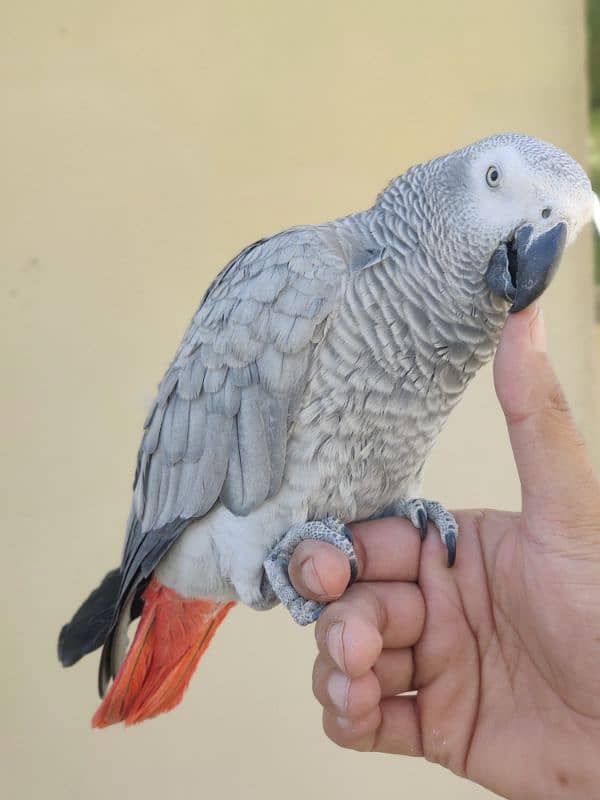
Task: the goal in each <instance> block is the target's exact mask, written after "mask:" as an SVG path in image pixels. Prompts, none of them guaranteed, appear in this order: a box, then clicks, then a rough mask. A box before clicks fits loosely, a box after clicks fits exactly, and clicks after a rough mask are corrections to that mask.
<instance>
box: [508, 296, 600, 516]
mask: <svg viewBox="0 0 600 800" xmlns="http://www.w3.org/2000/svg"><path fill="white" fill-rule="evenodd" d="M494 382H495V386H496V394H497V395H498V399H499V401H500V405H501V406H502V409H503V411H504V415H505V417H506V423H507V426H508V432H509V436H510V442H511V445H512V449H513V454H514V457H515V462H516V465H517V470H518V472H519V478H520V480H521V491H522V498H523V511H524V512H525V514H526V515H527V516H529V515H530V514H531V515H534V518H537V519H540V518H542V519H546V520H553V521H564V522H567V521H568V522H569V523H570V524H571V525H573V523H574V522H575V519H576V518H581V516H582V514H583V515H585V516H587V515H588V513H589V510H590V504H591V507H592V508H594V509H598V506H599V505H600V501H599V500H598V492H599V485H598V481H597V479H596V477H595V475H594V470H593V467H592V464H591V462H590V459H589V457H588V454H587V452H586V449H585V445H584V442H583V439H582V438H581V434H580V433H579V431H578V430H577V427H576V425H575V422H574V420H573V417H572V415H571V412H570V410H569V406H568V403H567V401H566V399H565V396H564V393H563V390H562V387H561V386H560V384H559V382H558V379H557V377H556V375H555V373H554V370H553V369H552V365H551V364H550V360H549V358H548V355H547V352H546V338H545V330H544V319H543V315H542V311H541V309H540V308H539V307H538V306H534V307H532V308H529V309H527V310H525V311H523V312H522V313H520V314H514V315H511V316H509V318H508V320H507V322H506V325H505V327H504V331H503V333H502V338H501V341H500V345H499V346H498V351H497V353H496V359H495V362H494Z"/></svg>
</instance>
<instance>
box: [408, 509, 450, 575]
mask: <svg viewBox="0 0 600 800" xmlns="http://www.w3.org/2000/svg"><path fill="white" fill-rule="evenodd" d="M395 511H396V513H397V514H398V515H399V516H402V517H406V519H409V520H410V521H411V522H412V524H413V525H414V526H415V528H416V529H417V530H418V531H419V535H420V537H421V541H422V540H423V539H425V536H426V535H427V522H428V520H430V521H431V522H433V524H434V525H435V526H436V528H437V529H438V531H439V534H440V537H441V539H442V542H443V543H444V546H445V547H446V550H447V551H448V566H449V567H452V566H453V565H454V562H455V561H456V538H457V536H458V525H457V523H456V520H455V519H454V516H453V515H452V514H451V513H450V512H449V511H446V509H445V508H444V506H443V505H442V504H441V503H438V502H436V501H435V500H424V499H422V498H414V499H413V500H406V501H404V502H402V503H398V504H397V506H396V508H395Z"/></svg>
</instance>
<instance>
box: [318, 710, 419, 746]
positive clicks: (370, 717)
mask: <svg viewBox="0 0 600 800" xmlns="http://www.w3.org/2000/svg"><path fill="white" fill-rule="evenodd" d="M323 729H324V731H325V733H326V734H327V736H328V737H329V738H330V739H331V740H332V741H333V742H335V743H336V744H338V745H339V746H340V747H346V748H348V749H350V750H362V751H373V752H377V753H395V754H396V755H404V756H422V755H423V745H422V743H421V730H420V726H419V714H418V711H417V702H416V698H415V697H388V698H386V699H384V700H382V701H381V703H380V704H379V706H378V707H377V708H375V709H373V711H370V712H369V713H368V714H367V715H366V716H365V717H362V718H360V719H354V720H350V719H347V718H346V717H336V716H335V714H332V713H331V712H330V711H327V710H326V711H324V712H323Z"/></svg>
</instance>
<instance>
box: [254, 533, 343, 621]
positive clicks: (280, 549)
mask: <svg viewBox="0 0 600 800" xmlns="http://www.w3.org/2000/svg"><path fill="white" fill-rule="evenodd" d="M305 539H315V540H317V541H321V542H327V543H328V544H332V545H333V546H334V547H337V549H338V550H341V551H342V553H344V555H345V556H346V557H347V558H348V561H349V562H350V583H349V584H348V585H351V584H352V583H354V581H355V580H356V578H357V575H358V562H357V560H356V553H355V552H354V547H353V546H352V534H351V533H350V530H349V529H348V528H347V527H346V526H345V525H344V524H343V523H342V522H340V521H339V520H337V519H335V518H334V517H327V518H326V519H324V520H315V521H310V522H303V523H299V524H298V525H294V526H292V527H291V528H290V530H289V531H288V532H287V533H286V534H285V536H283V538H282V539H281V540H280V541H279V542H278V543H277V544H276V545H275V547H274V548H273V549H272V550H271V552H270V553H269V555H268V556H267V557H266V559H265V561H264V563H263V566H264V569H265V574H266V578H267V580H268V582H269V583H270V585H271V589H272V590H273V592H274V593H275V595H276V597H277V598H278V599H279V600H280V601H281V603H282V604H283V605H284V606H285V607H286V608H287V610H288V611H289V612H290V614H291V615H292V618H293V620H294V621H295V622H297V623H298V625H310V623H311V622H315V620H317V619H318V618H319V615H320V614H321V612H322V611H323V609H324V608H325V605H326V603H318V602H317V601H315V600H307V599H306V598H304V597H302V596H301V595H299V594H298V592H297V591H296V590H295V589H294V587H293V586H292V583H291V581H290V577H289V573H288V566H289V563H290V559H291V557H292V554H293V552H294V550H295V549H296V547H297V546H298V545H299V544H300V542H302V541H304V540H305Z"/></svg>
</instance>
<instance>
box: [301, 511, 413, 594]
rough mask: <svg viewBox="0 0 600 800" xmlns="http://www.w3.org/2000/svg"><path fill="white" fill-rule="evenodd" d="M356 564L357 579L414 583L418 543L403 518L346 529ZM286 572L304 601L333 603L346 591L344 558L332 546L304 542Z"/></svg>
mask: <svg viewBox="0 0 600 800" xmlns="http://www.w3.org/2000/svg"><path fill="white" fill-rule="evenodd" d="M348 527H349V528H350V530H351V532H352V541H353V544H354V550H355V552H356V558H357V561H358V580H363V581H416V580H417V576H418V573H419V557H420V552H421V540H420V538H419V535H418V533H417V531H416V529H415V528H414V527H413V525H412V524H411V523H410V522H408V521H407V520H405V519H400V518H398V517H386V518H385V519H378V520H371V521H369V522H355V523H353V524H352V525H349V526H348ZM288 572H289V576H290V580H291V582H292V585H293V586H294V588H295V589H296V591H297V592H298V593H299V594H300V595H302V597H305V598H306V599H307V600H318V601H320V602H329V601H331V600H336V599H337V598H338V597H340V596H341V595H342V594H343V593H344V591H345V590H346V589H347V588H348V583H349V581H350V565H349V564H348V559H347V558H346V556H345V555H344V554H343V553H341V552H340V551H339V550H338V549H337V548H335V547H333V545H330V544H326V543H324V542H317V541H314V540H312V539H306V540H305V541H303V542H301V543H300V544H299V545H298V547H297V548H296V550H295V551H294V554H293V555H292V558H291V559H290V563H289V567H288Z"/></svg>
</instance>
